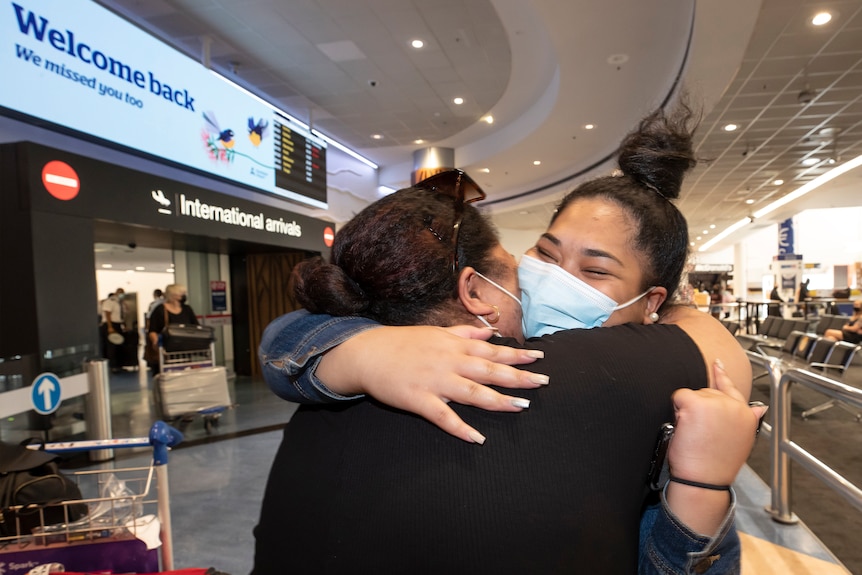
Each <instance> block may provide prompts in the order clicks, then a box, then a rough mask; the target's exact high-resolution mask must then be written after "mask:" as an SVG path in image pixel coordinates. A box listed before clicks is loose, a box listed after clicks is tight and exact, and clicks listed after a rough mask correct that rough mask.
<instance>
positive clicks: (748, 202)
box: [745, 200, 754, 205]
mask: <svg viewBox="0 0 862 575" xmlns="http://www.w3.org/2000/svg"><path fill="white" fill-rule="evenodd" d="M745 203H746V204H748V205H751V204H753V203H754V200H745Z"/></svg>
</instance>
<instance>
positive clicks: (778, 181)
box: [772, 180, 784, 186]
mask: <svg viewBox="0 0 862 575" xmlns="http://www.w3.org/2000/svg"><path fill="white" fill-rule="evenodd" d="M783 183H784V180H775V181H774V182H772V185H773V186H780V185H781V184H783Z"/></svg>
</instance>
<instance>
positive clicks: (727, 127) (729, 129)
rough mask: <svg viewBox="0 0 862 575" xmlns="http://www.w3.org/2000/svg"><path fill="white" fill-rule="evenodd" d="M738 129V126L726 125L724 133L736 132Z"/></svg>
mask: <svg viewBox="0 0 862 575" xmlns="http://www.w3.org/2000/svg"><path fill="white" fill-rule="evenodd" d="M738 127H739V126H738V125H736V124H725V126H724V131H725V132H733V131H734V130H736V129H737V128H738Z"/></svg>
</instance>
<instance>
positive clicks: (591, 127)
mask: <svg viewBox="0 0 862 575" xmlns="http://www.w3.org/2000/svg"><path fill="white" fill-rule="evenodd" d="M595 127H596V125H595V124H584V130H592V129H593V128H595Z"/></svg>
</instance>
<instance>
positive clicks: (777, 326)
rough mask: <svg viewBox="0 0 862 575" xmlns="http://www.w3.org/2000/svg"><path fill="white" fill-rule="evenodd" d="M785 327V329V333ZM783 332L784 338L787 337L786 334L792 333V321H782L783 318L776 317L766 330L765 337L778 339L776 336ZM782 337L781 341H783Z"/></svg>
mask: <svg viewBox="0 0 862 575" xmlns="http://www.w3.org/2000/svg"><path fill="white" fill-rule="evenodd" d="M785 326H786V327H787V329H786V331H785ZM782 331H784V337H787V334H788V333H790V332H791V331H793V321H792V320H787V319H784V318H783V317H777V318H775V320H774V321H773V322H772V324H771V325H770V326H769V329H767V330H766V337H779V336H778V334H779V333H781V332H782ZM784 337H782V338H781V339H784Z"/></svg>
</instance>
